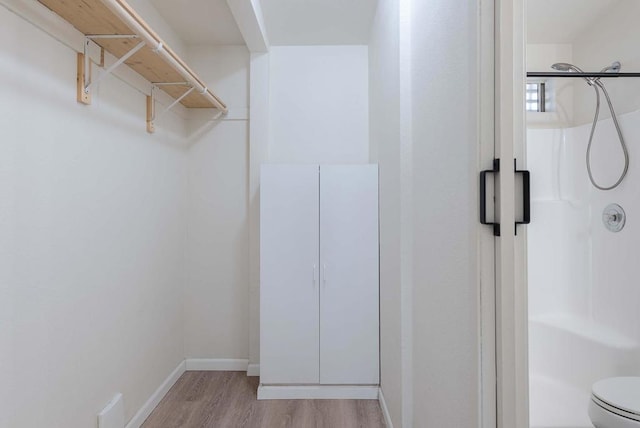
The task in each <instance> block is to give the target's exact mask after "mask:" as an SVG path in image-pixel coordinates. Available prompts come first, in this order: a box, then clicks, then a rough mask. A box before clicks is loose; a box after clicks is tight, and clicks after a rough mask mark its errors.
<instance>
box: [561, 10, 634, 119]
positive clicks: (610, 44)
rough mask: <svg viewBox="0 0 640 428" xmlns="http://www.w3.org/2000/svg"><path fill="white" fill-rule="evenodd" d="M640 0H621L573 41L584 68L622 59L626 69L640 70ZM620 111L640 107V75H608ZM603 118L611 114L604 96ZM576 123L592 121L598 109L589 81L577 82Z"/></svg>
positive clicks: (598, 67)
mask: <svg viewBox="0 0 640 428" xmlns="http://www.w3.org/2000/svg"><path fill="white" fill-rule="evenodd" d="M639 15H640V3H639V2H637V1H635V0H621V1H619V2H618V3H616V5H615V7H612V8H610V9H609V10H608V11H607V13H606V14H603V15H601V16H599V17H598V20H597V22H595V23H593V25H588V26H586V28H585V30H584V31H583V32H582V33H581V34H579V35H578V36H576V39H575V41H574V43H573V59H574V61H575V64H576V65H577V66H579V67H580V68H582V69H583V70H596V71H599V70H601V69H602V68H604V67H605V66H607V65H610V64H611V63H612V62H613V61H616V60H617V61H620V62H621V63H622V70H621V71H623V72H637V71H638V70H640V52H638V49H637V44H636V43H635V41H636V40H638V38H640V27H639V26H638V23H637V19H636V18H637V17H638V16H639ZM605 84H606V85H607V89H608V90H609V93H610V95H611V98H612V100H613V103H614V105H615V108H616V112H617V113H618V114H623V113H629V112H632V111H636V110H638V109H639V108H640V79H638V78H625V79H605ZM602 103H603V105H602V108H601V111H600V113H601V116H600V117H601V118H606V117H610V115H609V112H608V109H607V108H606V103H605V101H604V99H603V101H602ZM574 105H575V121H574V124H575V125H582V124H585V123H590V122H591V121H592V120H593V111H594V109H595V93H594V91H593V89H592V88H590V87H589V86H587V85H586V83H585V84H583V85H576V90H575V100H574Z"/></svg>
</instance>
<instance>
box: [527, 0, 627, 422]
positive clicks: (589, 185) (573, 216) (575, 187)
mask: <svg viewBox="0 0 640 428" xmlns="http://www.w3.org/2000/svg"><path fill="white" fill-rule="evenodd" d="M637 16H640V4H638V2H636V1H634V0H618V1H604V0H600V1H591V0H583V1H581V2H576V1H572V0H557V1H548V0H529V1H528V2H527V27H528V31H527V50H526V59H527V71H529V73H528V77H527V89H526V91H527V92H526V105H527V133H526V165H527V169H528V170H530V171H531V212H532V223H531V224H530V225H529V227H528V230H527V234H526V235H527V238H526V242H527V243H526V249H527V250H526V251H527V256H526V261H527V282H528V284H527V287H528V310H529V314H528V316H529V397H530V398H529V404H530V410H529V415H530V426H531V427H532V428H533V427H535V428H543V427H544V428H560V427H563V428H591V427H592V424H591V422H590V420H589V417H588V414H587V409H588V404H589V400H590V393H591V386H592V384H593V383H594V382H596V381H598V380H600V379H603V378H609V377H614V376H640V310H639V309H640V282H639V281H640V249H639V248H638V242H640V239H639V238H640V221H639V220H640V163H638V156H639V155H640V153H638V151H637V150H636V147H637V145H638V143H639V142H640V73H638V71H640V50H638V49H637V48H636V46H634V43H632V42H631V40H633V39H636V40H637V38H638V37H640V28H638V27H639V26H638V25H637V23H636V18H637ZM618 60H619V62H618ZM634 155H635V156H634Z"/></svg>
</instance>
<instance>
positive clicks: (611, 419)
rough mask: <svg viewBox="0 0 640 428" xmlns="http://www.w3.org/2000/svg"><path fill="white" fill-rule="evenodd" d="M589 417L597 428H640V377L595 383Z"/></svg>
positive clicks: (609, 379)
mask: <svg viewBox="0 0 640 428" xmlns="http://www.w3.org/2000/svg"><path fill="white" fill-rule="evenodd" d="M589 417H590V418H591V422H592V423H593V425H594V426H595V427H596V428H640V377H612V378H608V379H603V380H601V381H598V382H596V383H594V384H593V387H592V388H591V401H590V402H589Z"/></svg>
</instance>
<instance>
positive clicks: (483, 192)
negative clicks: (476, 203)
mask: <svg viewBox="0 0 640 428" xmlns="http://www.w3.org/2000/svg"><path fill="white" fill-rule="evenodd" d="M499 172H500V159H494V160H493V169H487V170H484V171H480V223H481V224H486V225H489V226H493V236H500V223H496V222H490V221H487V175H489V174H497V173H499Z"/></svg>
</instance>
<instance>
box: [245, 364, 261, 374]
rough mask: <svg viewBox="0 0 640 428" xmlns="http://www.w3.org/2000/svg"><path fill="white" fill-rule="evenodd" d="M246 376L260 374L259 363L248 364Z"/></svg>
mask: <svg viewBox="0 0 640 428" xmlns="http://www.w3.org/2000/svg"><path fill="white" fill-rule="evenodd" d="M247 376H260V364H249V366H248V367H247Z"/></svg>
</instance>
